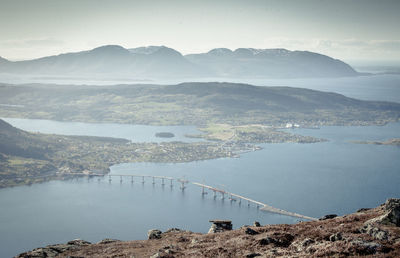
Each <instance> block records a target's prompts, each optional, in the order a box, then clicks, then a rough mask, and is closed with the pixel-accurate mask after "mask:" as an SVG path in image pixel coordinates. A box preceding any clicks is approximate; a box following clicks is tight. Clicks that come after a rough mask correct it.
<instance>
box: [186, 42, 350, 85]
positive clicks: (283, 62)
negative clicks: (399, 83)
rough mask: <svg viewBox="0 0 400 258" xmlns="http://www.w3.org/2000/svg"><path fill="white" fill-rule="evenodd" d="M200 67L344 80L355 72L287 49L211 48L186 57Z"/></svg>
mask: <svg viewBox="0 0 400 258" xmlns="http://www.w3.org/2000/svg"><path fill="white" fill-rule="evenodd" d="M186 58H187V59H188V60H190V61H191V62H193V63H194V64H197V65H199V66H204V67H209V68H210V69H212V70H213V71H215V72H216V74H218V75H220V76H224V77H234V78H235V77H250V76H251V77H269V78H297V77H343V76H355V75H357V72H356V71H354V69H353V68H352V67H350V66H349V65H348V64H346V63H344V62H342V61H340V60H337V59H333V58H331V57H328V56H324V55H321V54H318V53H313V52H308V51H289V50H286V49H253V48H238V49H236V50H235V51H231V50H229V49H213V50H211V51H209V52H207V53H203V54H191V55H186Z"/></svg>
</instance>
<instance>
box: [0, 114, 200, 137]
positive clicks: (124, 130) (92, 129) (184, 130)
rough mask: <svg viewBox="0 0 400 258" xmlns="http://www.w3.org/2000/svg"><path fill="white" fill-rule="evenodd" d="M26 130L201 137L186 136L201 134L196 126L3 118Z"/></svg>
mask: <svg viewBox="0 0 400 258" xmlns="http://www.w3.org/2000/svg"><path fill="white" fill-rule="evenodd" d="M1 119H3V120H4V121H6V122H8V123H10V124H12V125H13V126H15V127H18V128H20V129H22V130H25V131H30V132H39V133H47V134H62V135H85V136H101V137H115V138H125V139H128V140H131V141H132V142H166V141H181V142H194V141H199V139H194V138H188V137H185V134H200V133H201V132H200V131H199V130H197V129H196V127H195V126H148V125H131V124H109V123H103V124H98V123H80V122H59V121H51V120H41V119H20V118H1ZM158 132H171V133H173V134H174V135H175V136H174V137H172V138H160V137H156V136H155V134H156V133H158Z"/></svg>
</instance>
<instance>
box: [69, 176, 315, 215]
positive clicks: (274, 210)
mask: <svg viewBox="0 0 400 258" xmlns="http://www.w3.org/2000/svg"><path fill="white" fill-rule="evenodd" d="M70 175H84V176H107V175H104V174H85V173H73V174H70ZM108 176H116V177H142V178H143V177H146V178H153V179H154V178H159V179H167V180H176V181H177V182H180V183H182V184H185V183H188V182H189V181H188V180H186V179H184V180H182V179H175V178H173V177H167V176H153V175H138V174H108ZM171 183H172V181H171ZM192 184H193V185H197V186H200V187H203V188H207V189H209V190H212V191H214V192H218V193H221V194H223V195H225V194H227V195H230V196H231V197H236V198H239V199H241V200H245V201H248V202H251V203H254V204H256V205H258V206H262V207H261V210H263V211H268V212H272V213H277V214H282V215H286V216H290V217H297V218H302V219H307V220H317V219H316V218H312V217H309V216H305V215H301V214H298V213H295V212H290V211H285V210H282V209H278V208H275V207H272V206H270V205H268V204H265V203H262V202H259V201H255V200H253V199H250V198H247V197H244V196H242V195H238V194H234V193H230V192H228V191H225V190H223V189H219V188H216V187H212V186H209V185H206V184H201V183H197V182H192Z"/></svg>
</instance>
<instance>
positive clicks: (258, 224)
mask: <svg viewBox="0 0 400 258" xmlns="http://www.w3.org/2000/svg"><path fill="white" fill-rule="evenodd" d="M253 226H254V227H261V225H260V222H258V221H254V223H253Z"/></svg>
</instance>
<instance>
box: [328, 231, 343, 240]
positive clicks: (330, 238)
mask: <svg viewBox="0 0 400 258" xmlns="http://www.w3.org/2000/svg"><path fill="white" fill-rule="evenodd" d="M339 240H342V233H340V232H338V233H336V234H333V235H331V236H330V237H329V241H331V242H335V241H339Z"/></svg>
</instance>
